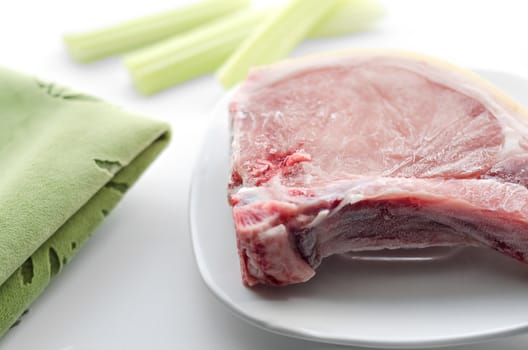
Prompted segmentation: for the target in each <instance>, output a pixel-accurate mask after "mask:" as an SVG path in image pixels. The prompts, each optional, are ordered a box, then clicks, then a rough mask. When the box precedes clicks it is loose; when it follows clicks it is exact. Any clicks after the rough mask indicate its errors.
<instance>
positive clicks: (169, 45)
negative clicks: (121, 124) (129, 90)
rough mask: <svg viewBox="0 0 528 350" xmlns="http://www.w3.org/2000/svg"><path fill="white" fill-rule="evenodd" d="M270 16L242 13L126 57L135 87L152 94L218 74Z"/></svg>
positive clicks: (258, 11)
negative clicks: (203, 76)
mask: <svg viewBox="0 0 528 350" xmlns="http://www.w3.org/2000/svg"><path fill="white" fill-rule="evenodd" d="M268 13H269V11H267V10H253V9H248V10H243V11H239V12H237V13H235V14H232V15H229V16H226V17H223V18H221V19H218V20H216V21H213V22H211V23H208V24H206V25H204V26H201V27H199V28H197V29H195V30H192V31H189V32H187V33H184V34H182V35H176V36H174V37H173V38H170V39H167V40H164V41H161V42H159V43H157V44H154V45H153V46H150V47H147V48H144V49H142V50H139V51H138V52H135V53H131V54H129V55H127V56H125V58H124V62H125V65H126V67H127V68H128V70H129V72H130V74H131V76H132V80H133V82H134V86H135V87H136V89H137V90H138V91H139V92H141V93H142V94H145V95H150V94H153V93H155V92H158V91H160V90H163V89H165V88H167V87H170V86H172V85H175V84H177V83H181V82H183V81H186V80H189V79H192V78H194V77H197V76H199V75H202V74H206V73H210V72H214V71H215V69H217V68H218V67H219V66H220V65H221V64H222V62H224V61H225V60H226V59H227V57H229V55H230V54H231V53H232V52H233V51H235V49H236V48H237V46H238V45H240V42H241V41H243V40H244V38H246V37H247V36H248V35H249V34H250V33H251V32H252V31H253V30H254V28H255V26H256V25H257V24H258V23H259V22H261V20H262V19H263V18H264V17H265V16H266V15H267V14H268Z"/></svg>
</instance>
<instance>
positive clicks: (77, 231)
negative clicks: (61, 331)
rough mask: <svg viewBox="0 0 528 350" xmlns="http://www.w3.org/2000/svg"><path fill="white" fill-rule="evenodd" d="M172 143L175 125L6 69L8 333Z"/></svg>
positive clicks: (2, 111) (3, 244)
mask: <svg viewBox="0 0 528 350" xmlns="http://www.w3.org/2000/svg"><path fill="white" fill-rule="evenodd" d="M168 142H169V126H168V125H167V124H165V123H163V122H159V121H155V120H151V119H147V118H144V117H141V116H138V115H135V114H132V113H128V112H126V111H123V110H122V109H120V108H117V107H114V106H112V105H109V104H107V103H105V102H103V101H100V100H98V99H96V98H94V97H91V96H87V95H84V94H80V93H77V92H74V91H72V90H70V89H67V88H63V87H60V86H58V85H55V84H53V83H45V82H42V81H39V80H37V79H35V78H33V77H29V76H25V75H21V74H19V73H16V72H13V71H10V70H7V69H3V68H0V335H2V334H4V333H5V332H6V331H7V330H8V329H9V327H11V325H13V324H14V323H15V322H16V320H17V319H18V318H19V317H20V315H21V314H22V313H23V312H24V311H25V310H26V309H27V308H28V307H29V305H30V304H31V302H33V301H34V300H35V299H36V298H37V296H38V295H39V294H40V293H41V292H42V291H43V290H44V289H45V287H46V286H47V285H48V283H49V282H50V281H51V279H52V278H53V277H54V276H55V275H56V274H57V273H59V272H60V271H61V270H62V269H63V268H64V265H65V264H66V263H67V262H69V261H70V259H71V258H72V257H73V256H74V255H75V253H77V251H78V250H79V248H80V247H81V246H82V245H83V243H84V242H85V241H86V240H87V239H88V237H89V236H90V234H91V232H92V231H93V230H94V228H95V227H96V226H97V225H98V224H99V223H100V222H101V221H103V219H104V218H105V216H106V215H108V213H109V211H110V210H112V208H113V207H114V206H115V205H116V204H117V202H118V201H119V200H120V199H121V197H122V196H123V194H124V193H125V192H126V190H127V189H128V188H129V187H130V186H131V185H132V184H133V183H134V182H135V181H136V179H137V178H138V177H139V176H140V174H141V173H142V172H143V171H144V170H145V168H146V167H147V166H148V165H149V164H150V163H151V162H152V161H153V160H154V158H155V157H156V156H157V155H158V154H159V153H160V152H161V151H162V149H163V148H164V147H165V146H166V145H167V144H168Z"/></svg>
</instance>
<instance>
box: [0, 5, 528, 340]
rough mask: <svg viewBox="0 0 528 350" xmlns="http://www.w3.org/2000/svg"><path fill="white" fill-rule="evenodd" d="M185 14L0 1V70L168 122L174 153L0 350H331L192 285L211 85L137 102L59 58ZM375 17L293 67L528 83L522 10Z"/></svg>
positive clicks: (464, 8)
mask: <svg viewBox="0 0 528 350" xmlns="http://www.w3.org/2000/svg"><path fill="white" fill-rule="evenodd" d="M186 2H189V1H176V0H149V1H141V2H140V1H137V2H132V1H112V0H90V1H72V0H47V1H37V0H34V1H29V0H18V1H9V2H8V1H7V0H3V1H2V6H1V8H0V64H1V65H4V66H8V67H11V68H16V69H18V70H22V71H25V72H28V73H33V74H36V75H39V76H41V77H43V78H47V79H51V80H55V81H58V82H61V83H62V84H66V85H70V86H73V87H75V88H77V89H79V90H84V91H86V92H89V93H92V94H95V95H98V96H101V97H104V98H105V99H107V100H109V101H111V102H113V103H116V104H119V105H122V106H125V107H126V108H128V109H130V110H134V111H137V112H141V113H143V114H145V115H149V116H152V117H156V118H160V119H164V120H167V121H168V122H170V123H171V124H172V127H173V141H172V143H171V145H170V147H169V148H168V150H167V151H165V152H164V153H163V155H162V156H161V157H160V158H159V159H158V160H157V161H156V162H155V163H154V164H153V166H152V167H151V168H150V169H149V170H148V171H147V172H146V173H145V175H144V176H143V177H142V178H141V181H139V183H138V184H137V185H136V186H135V187H134V188H132V189H131V190H130V191H129V193H128V194H127V195H126V196H125V198H124V200H123V201H122V203H121V204H120V205H119V207H118V208H117V209H116V210H115V211H114V212H113V213H112V214H111V215H110V216H109V217H108V220H107V221H106V222H105V223H104V224H103V225H102V226H101V228H100V229H99V230H98V231H97V232H96V233H95V235H94V237H93V238H92V239H91V240H90V241H89V242H88V243H87V244H86V246H85V248H84V249H83V250H82V251H81V252H80V253H79V255H78V257H77V258H76V259H75V260H74V261H73V262H72V263H71V264H69V265H68V266H67V267H66V269H65V271H64V272H63V273H62V275H60V276H58V277H57V278H56V279H55V280H54V282H53V284H52V285H51V286H50V287H49V288H48V290H47V291H46V292H45V293H44V294H43V295H42V297H41V298H40V299H39V300H38V301H37V302H36V303H35V304H34V305H33V306H32V307H31V311H30V313H29V314H28V316H26V317H25V318H24V320H23V322H22V324H21V325H20V326H18V327H16V328H15V329H13V331H11V332H10V333H9V334H8V335H7V336H5V337H4V338H3V339H2V340H1V341H0V348H1V349H6V350H11V349H13V350H14V349H16V350H25V349H35V348H38V349H40V350H47V349H53V350H61V349H62V350H66V349H72V350H73V349H76V350H77V349H79V350H80V349H87V350H88V349H178V348H181V349H213V348H214V349H257V350H258V349H305V350H309V349H333V348H339V347H334V346H331V345H325V344H316V343H309V342H305V341H300V340H294V339H290V338H285V337H282V336H278V335H274V334H269V333H267V332H265V331H262V330H260V329H256V328H254V327H253V326H251V325H248V324H245V323H244V322H243V321H240V320H238V319H237V318H236V317H234V316H232V315H231V314H230V313H229V311H227V309H226V308H225V307H224V306H223V305H221V304H220V303H219V302H217V301H216V299H214V297H213V296H212V295H211V294H210V293H209V292H208V290H207V289H206V287H205V286H204V284H203V283H202V281H201V279H200V276H199V273H198V270H197V268H196V266H195V263H194V259H193V255H192V250H191V243H190V237H189V227H188V219H187V196H188V189H189V184H190V181H191V171H192V168H193V165H194V159H195V157H196V155H197V152H198V150H199V147H200V143H201V138H202V135H203V133H204V132H205V129H206V127H207V125H206V120H207V116H208V113H210V111H211V109H212V108H213V106H214V104H215V103H216V102H217V101H218V100H219V99H220V97H221V96H222V93H223V91H222V89H221V88H220V86H219V85H218V84H217V83H216V81H215V80H214V79H213V77H211V76H207V77H203V78H200V79H196V80H194V81H192V82H189V83H186V84H182V85H180V86H177V87H175V88H172V89H170V90H168V91H165V92H163V93H161V94H158V95H156V96H154V97H149V98H145V97H141V96H139V95H138V94H136V93H135V92H134V90H133V89H132V87H131V84H130V81H129V78H128V76H127V73H126V71H125V70H124V68H123V66H122V65H121V63H120V62H119V60H118V59H108V60H105V61H101V62H97V63H95V64H90V65H86V66H83V65H78V64H75V63H74V62H72V61H71V60H70V59H69V57H68V56H67V55H66V53H65V50H64V48H63V47H62V44H61V35H62V34H64V33H66V32H73V31H77V30H84V29H89V28H94V27H98V26H101V25H105V24H110V23H114V22H115V21H118V20H121V19H127V18H130V17H134V16H137V15H142V14H146V13H150V12H157V11H159V10H164V9H171V8H173V7H175V6H178V4H179V3H182V4H183V3H186ZM260 3H265V2H264V1H262V2H260ZM385 8H386V10H387V16H386V17H385V18H384V20H383V21H382V22H381V23H380V25H379V26H377V28H376V29H375V30H373V31H371V32H369V33H364V34H359V35H356V36H352V37H347V38H339V39H331V40H317V41H309V42H308V41H307V42H305V43H303V44H302V45H301V46H300V47H298V49H297V50H296V51H295V52H294V53H293V55H296V56H297V55H303V54H306V53H312V52H319V51H324V50H331V49H336V48H349V47H393V48H406V49H412V50H415V51H420V52H425V53H428V54H432V55H436V56H439V57H442V58H444V59H447V60H450V61H452V62H455V63H458V64H460V65H463V66H466V67H474V68H491V69H495V70H503V71H507V72H511V73H515V74H520V75H524V76H527V77H528V38H527V34H528V21H527V20H526V16H527V13H528V3H526V2H524V1H504V0H503V1H385ZM527 93H528V92H527ZM0 200H1V199H0ZM211 234H217V233H216V232H211ZM527 292H528V291H527ZM380 317H382V315H380ZM490 317H493V315H490ZM527 317H528V315H527ZM527 346H528V336H521V337H515V338H510V339H504V340H500V341H496V342H493V343H488V344H486V345H485V346H482V345H471V346H466V347H458V348H457V349H467V350H469V349H472V350H473V349H475V350H476V349H490V350H491V349H526V348H527Z"/></svg>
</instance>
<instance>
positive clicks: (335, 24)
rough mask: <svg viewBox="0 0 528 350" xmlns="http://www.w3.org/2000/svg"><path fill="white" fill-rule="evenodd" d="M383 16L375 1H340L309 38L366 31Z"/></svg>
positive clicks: (379, 6) (381, 9)
mask: <svg viewBox="0 0 528 350" xmlns="http://www.w3.org/2000/svg"><path fill="white" fill-rule="evenodd" d="M383 14H384V11H383V7H382V6H381V4H380V3H379V2H378V1H377V0H340V3H339V4H338V5H337V6H336V7H335V8H334V10H332V12H331V13H329V14H328V19H327V20H323V21H321V23H320V24H318V25H317V26H316V27H315V28H313V30H312V31H311V32H310V34H309V37H310V38H322V37H332V36H340V35H347V34H352V33H356V32H359V31H362V30H366V29H368V28H369V27H370V26H372V24H373V23H375V22H376V21H377V20H378V19H379V18H381V17H382V16H383Z"/></svg>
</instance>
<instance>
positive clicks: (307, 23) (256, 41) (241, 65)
mask: <svg viewBox="0 0 528 350" xmlns="http://www.w3.org/2000/svg"><path fill="white" fill-rule="evenodd" d="M339 2H340V1H339V0H325V1H321V0H290V1H289V2H288V3H287V4H286V5H285V6H284V7H281V8H280V9H279V10H278V11H276V12H274V13H273V14H272V15H270V16H268V17H267V18H266V19H264V21H262V23H260V24H259V26H258V27H257V28H255V30H254V31H253V32H252V33H251V34H250V36H249V37H247V38H246V39H245V40H244V41H243V42H242V43H241V44H240V47H238V49H237V50H236V51H235V52H234V53H233V55H231V56H230V57H229V58H228V60H227V61H226V62H225V63H224V64H223V65H222V67H220V69H219V70H218V72H217V77H218V79H219V80H220V82H221V83H222V85H224V86H225V87H231V86H233V85H235V84H236V83H238V82H239V81H241V80H243V79H244V78H245V77H246V76H247V73H248V71H249V69H250V68H251V67H253V66H258V65H262V64H267V63H271V62H274V61H276V60H278V59H281V58H283V57H285V56H287V55H288V53H289V52H290V51H291V50H293V48H294V47H295V46H296V45H297V44H298V43H299V42H301V41H302V40H303V39H304V38H305V37H306V36H307V34H308V33H310V31H311V30H312V29H313V28H314V27H315V26H316V25H318V24H319V22H320V21H322V20H324V19H325V18H327V15H328V14H329V13H331V11H332V10H334V9H335V8H336V7H337V5H338V4H339Z"/></svg>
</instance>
